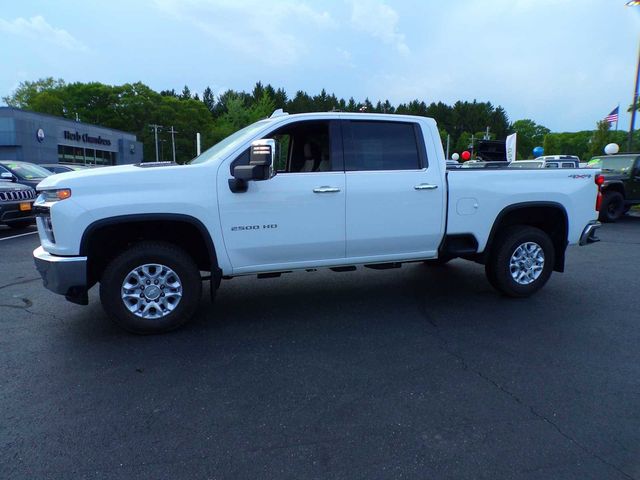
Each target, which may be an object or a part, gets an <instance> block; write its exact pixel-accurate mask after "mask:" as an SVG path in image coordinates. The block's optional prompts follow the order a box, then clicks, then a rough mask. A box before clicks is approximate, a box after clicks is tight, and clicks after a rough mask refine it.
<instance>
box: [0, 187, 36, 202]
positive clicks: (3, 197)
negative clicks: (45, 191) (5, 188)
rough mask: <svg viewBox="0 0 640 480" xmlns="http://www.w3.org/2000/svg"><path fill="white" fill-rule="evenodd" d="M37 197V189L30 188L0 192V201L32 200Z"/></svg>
mask: <svg viewBox="0 0 640 480" xmlns="http://www.w3.org/2000/svg"><path fill="white" fill-rule="evenodd" d="M34 198H36V191H35V190H33V189H29V190H14V191H12V192H0V201H3V202H16V201H19V200H32V199H34Z"/></svg>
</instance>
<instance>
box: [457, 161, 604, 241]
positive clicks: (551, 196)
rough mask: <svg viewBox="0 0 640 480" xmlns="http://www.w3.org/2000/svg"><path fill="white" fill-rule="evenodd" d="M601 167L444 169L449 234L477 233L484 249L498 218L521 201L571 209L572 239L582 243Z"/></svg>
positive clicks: (593, 216) (593, 217) (593, 215)
mask: <svg viewBox="0 0 640 480" xmlns="http://www.w3.org/2000/svg"><path fill="white" fill-rule="evenodd" d="M597 173H598V170H585V169H578V168H575V169H573V168H563V169H531V170H519V169H512V168H504V169H485V168H482V169H459V170H449V171H447V174H446V180H447V184H448V201H447V234H448V235H456V234H467V233H473V234H474V235H475V237H476V239H477V241H478V251H483V250H484V248H485V246H486V244H487V240H488V238H489V235H490V231H491V227H492V225H493V224H494V219H496V218H497V217H498V216H499V215H501V214H504V212H505V211H506V210H505V209H506V208H507V207H508V208H513V206H515V205H522V204H531V205H536V204H540V205H542V204H559V205H561V206H563V208H564V209H565V211H566V212H567V219H568V241H569V243H570V244H575V243H578V241H579V239H580V235H581V233H582V229H583V228H584V226H585V225H586V224H587V223H588V222H589V221H591V220H596V219H597V217H598V212H597V211H596V209H595V203H594V198H595V197H596V195H597V185H596V184H595V181H594V177H595V175H596V174H597Z"/></svg>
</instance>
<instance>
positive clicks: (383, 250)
mask: <svg viewBox="0 0 640 480" xmlns="http://www.w3.org/2000/svg"><path fill="white" fill-rule="evenodd" d="M342 130H343V138H344V147H345V169H346V187H347V211H346V220H347V253H346V255H347V258H348V259H358V258H361V259H362V258H366V259H367V260H366V261H375V260H378V261H381V262H382V261H387V260H388V261H392V260H402V259H413V258H429V257H433V256H435V255H436V252H437V249H438V246H439V244H440V241H441V240H442V234H443V232H444V211H443V207H444V198H445V194H446V192H445V186H444V185H442V174H441V172H440V170H439V168H438V165H437V164H434V165H430V164H429V159H428V155H427V152H428V151H432V153H433V158H434V159H435V158H436V155H435V153H436V152H435V149H433V150H428V149H427V148H426V146H425V141H424V136H423V132H422V130H421V127H420V125H419V124H418V123H412V122H406V121H368V120H367V121H360V120H343V123H342ZM428 138H429V141H430V142H431V143H433V141H434V140H433V139H431V138H430V137H428ZM438 141H439V139H438ZM434 163H435V160H434Z"/></svg>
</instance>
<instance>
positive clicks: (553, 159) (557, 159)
mask: <svg viewBox="0 0 640 480" xmlns="http://www.w3.org/2000/svg"><path fill="white" fill-rule="evenodd" d="M535 159H536V160H542V161H544V162H545V167H546V168H579V167H580V157H578V156H576V155H543V156H542V157H536V158H535Z"/></svg>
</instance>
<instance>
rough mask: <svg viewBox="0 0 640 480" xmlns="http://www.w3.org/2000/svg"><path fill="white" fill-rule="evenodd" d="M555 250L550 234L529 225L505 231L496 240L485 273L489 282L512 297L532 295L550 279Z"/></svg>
mask: <svg viewBox="0 0 640 480" xmlns="http://www.w3.org/2000/svg"><path fill="white" fill-rule="evenodd" d="M554 261H555V250H554V247H553V243H552V242H551V239H550V238H549V236H548V235H547V234H546V233H545V232H543V231H542V230H540V229H538V228H535V227H529V226H522V225H519V226H514V227H510V228H508V229H506V230H504V231H503V232H502V233H501V234H500V235H498V237H497V238H496V240H495V243H494V245H493V247H492V249H491V253H490V255H489V258H488V259H487V261H486V264H485V272H486V275H487V278H488V280H489V283H491V285H492V286H493V287H494V288H496V289H497V290H498V291H500V292H502V293H503V294H505V295H508V296H510V297H528V296H529V295H531V294H533V293H534V292H536V291H538V290H539V289H540V288H542V287H543V286H544V284H545V283H547V281H548V280H549V277H550V276H551V272H552V270H553V264H554Z"/></svg>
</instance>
